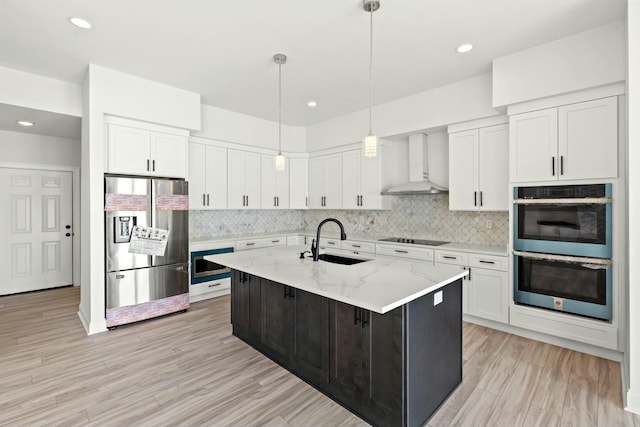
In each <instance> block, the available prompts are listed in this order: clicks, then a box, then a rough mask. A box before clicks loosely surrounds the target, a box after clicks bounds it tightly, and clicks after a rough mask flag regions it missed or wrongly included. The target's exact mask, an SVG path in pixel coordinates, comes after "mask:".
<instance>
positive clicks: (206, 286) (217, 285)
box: [189, 277, 231, 296]
mask: <svg viewBox="0 0 640 427" xmlns="http://www.w3.org/2000/svg"><path fill="white" fill-rule="evenodd" d="M227 289H231V279H230V278H228V277H226V278H224V279H220V280H210V281H208V282H202V283H198V284H196V285H191V286H189V295H191V296H195V295H202V294H208V293H209V292H218V291H223V290H227Z"/></svg>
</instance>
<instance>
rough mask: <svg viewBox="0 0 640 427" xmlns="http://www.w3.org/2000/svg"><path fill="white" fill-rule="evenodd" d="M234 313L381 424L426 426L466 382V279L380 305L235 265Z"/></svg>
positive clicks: (262, 341)
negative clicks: (381, 308) (389, 306)
mask: <svg viewBox="0 0 640 427" xmlns="http://www.w3.org/2000/svg"><path fill="white" fill-rule="evenodd" d="M390 286H391V285H390ZM231 313H232V319H231V321H232V324H233V334H234V335H235V336H237V337H238V338H240V339H242V340H244V341H245V342H246V343H247V344H249V345H251V346H252V347H254V348H256V349H257V350H258V351H260V352H262V353H263V354H265V355H266V356H268V357H269V358H271V359H272V360H274V361H275V362H277V363H279V364H280V365H282V366H283V367H285V368H286V369H288V370H289V371H290V372H292V373H293V374H295V375H297V376H298V377H300V378H302V379H303V380H305V381H306V382H308V383H309V384H311V385H313V386H314V387H315V388H317V389H318V390H320V391H322V392H323V393H325V394H326V395H327V396H329V397H331V398H332V399H334V400H335V401H337V402H339V403H340V404H342V405H343V406H345V407H346V408H348V409H349V410H351V411H352V412H354V413H355V414H357V415H358V416H360V417H362V418H363V419H365V420H366V421H368V422H370V423H372V424H374V425H379V426H411V427H412V426H422V425H424V424H425V423H426V422H427V420H428V419H429V418H430V417H431V415H433V413H434V412H435V411H436V410H437V409H438V407H439V406H440V405H441V404H442V403H443V402H444V401H445V400H446V398H447V397H448V396H449V394H450V393H451V392H452V391H453V390H454V389H455V388H456V387H457V386H458V384H460V382H461V381H462V280H461V279H457V280H454V281H452V282H451V283H449V284H447V285H444V286H443V287H441V288H439V289H437V290H436V291H433V292H431V293H428V294H425V295H423V296H421V297H418V298H417V299H414V300H412V301H410V302H407V303H405V304H404V305H401V306H400V307H397V308H395V309H393V310H391V311H389V312H387V313H385V314H379V313H376V312H373V311H370V310H365V309H363V308H359V307H356V306H353V305H350V304H346V303H343V302H340V301H336V300H333V299H330V298H326V297H323V296H320V295H316V294H314V293H310V292H307V291H303V290H300V289H296V288H295V287H293V286H289V285H283V284H280V283H277V282H273V281H271V280H268V279H264V278H260V277H257V276H255V275H251V274H249V273H246V272H241V271H238V270H234V271H233V273H232V284H231Z"/></svg>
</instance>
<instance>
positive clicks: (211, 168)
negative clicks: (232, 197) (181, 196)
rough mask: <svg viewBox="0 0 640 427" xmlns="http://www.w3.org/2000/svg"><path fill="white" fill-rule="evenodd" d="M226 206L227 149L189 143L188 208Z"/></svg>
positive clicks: (206, 208)
mask: <svg viewBox="0 0 640 427" xmlns="http://www.w3.org/2000/svg"><path fill="white" fill-rule="evenodd" d="M226 207H227V149H226V148H222V147H215V146H212V145H206V144H198V143H195V142H190V143H189V208H190V209H201V210H209V209H225V208H226Z"/></svg>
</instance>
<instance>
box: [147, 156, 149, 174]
mask: <svg viewBox="0 0 640 427" xmlns="http://www.w3.org/2000/svg"><path fill="white" fill-rule="evenodd" d="M147 172H149V159H147Z"/></svg>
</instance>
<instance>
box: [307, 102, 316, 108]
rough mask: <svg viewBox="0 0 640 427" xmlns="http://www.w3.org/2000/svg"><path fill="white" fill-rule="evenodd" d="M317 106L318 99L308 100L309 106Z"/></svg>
mask: <svg viewBox="0 0 640 427" xmlns="http://www.w3.org/2000/svg"><path fill="white" fill-rule="evenodd" d="M317 106H318V103H317V102H316V101H309V102H307V107H311V108H313V107H317Z"/></svg>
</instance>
